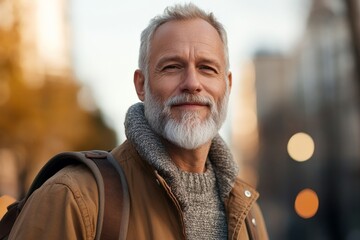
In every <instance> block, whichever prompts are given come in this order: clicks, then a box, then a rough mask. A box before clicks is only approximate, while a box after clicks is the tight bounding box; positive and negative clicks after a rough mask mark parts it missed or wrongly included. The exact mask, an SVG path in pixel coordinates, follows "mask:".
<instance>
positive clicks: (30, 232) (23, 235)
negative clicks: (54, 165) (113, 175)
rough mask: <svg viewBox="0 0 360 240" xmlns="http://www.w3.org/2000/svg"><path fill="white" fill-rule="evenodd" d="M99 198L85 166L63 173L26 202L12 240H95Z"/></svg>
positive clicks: (92, 179) (57, 174)
mask: <svg viewBox="0 0 360 240" xmlns="http://www.w3.org/2000/svg"><path fill="white" fill-rule="evenodd" d="M97 195H98V192H97V185H96V181H95V179H94V178H93V177H92V173H91V172H90V171H89V170H87V168H86V167H85V166H82V165H76V166H73V165H71V166H67V167H65V168H63V169H61V170H60V171H59V172H57V173H56V174H55V175H54V176H52V177H51V178H49V179H48V180H47V181H46V182H45V183H44V184H43V185H42V186H41V187H40V188H38V189H37V190H36V191H35V192H34V193H33V194H32V195H31V196H30V198H29V199H28V200H27V201H26V203H25V205H24V208H23V209H22V210H21V212H20V215H19V217H18V218H17V220H16V223H15V225H14V228H13V230H12V231H11V238H10V239H93V237H94V236H95V226H96V219H97V209H98V207H97V205H98V196H97ZM33 219H36V221H34V220H33ZM46 226H50V227H51V231H49V228H48V227H46Z"/></svg>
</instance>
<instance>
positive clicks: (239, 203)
mask: <svg viewBox="0 0 360 240" xmlns="http://www.w3.org/2000/svg"><path fill="white" fill-rule="evenodd" d="M112 153H113V155H114V157H115V158H116V159H117V160H118V162H119V163H120V164H121V166H122V168H123V170H124V172H125V175H126V178H127V182H128V187H129V195H130V218H129V228H128V236H127V239H137V240H142V239H159V240H162V239H166V240H172V239H186V236H185V229H184V222H183V213H182V211H181V208H180V205H179V203H178V201H177V200H176V198H175V196H174V195H173V193H172V192H171V189H170V187H169V186H168V185H167V184H166V182H165V180H164V179H163V178H162V177H161V176H160V175H159V174H157V172H156V170H155V169H154V168H153V167H151V166H150V165H149V164H148V163H146V162H145V161H143V160H142V159H141V158H140V156H139V155H138V153H137V152H136V150H135V149H134V147H133V146H132V145H131V144H130V143H129V142H128V141H126V142H125V143H124V144H122V145H120V146H119V147H117V148H115V149H114V150H113V151H112ZM257 198H258V193H257V192H256V191H255V190H254V189H253V188H251V187H250V186H248V185H247V184H245V183H244V182H242V181H241V180H240V179H236V182H235V185H234V187H233V189H232V191H231V192H230V195H229V196H228V198H227V199H225V201H224V202H225V208H226V213H227V221H228V239H241V240H250V239H252V238H251V237H249V229H252V230H251V231H252V232H254V235H255V236H256V238H255V239H260V240H267V239H268V236H267V232H266V228H265V224H264V221H263V217H262V214H261V212H260V209H259V207H258V205H257V204H256V199H257ZM97 213H98V191H97V187H96V183H95V180H94V178H93V177H92V175H91V173H90V172H89V171H88V170H87V169H86V168H85V167H83V166H70V167H66V168H64V169H63V170H61V171H60V172H58V173H57V174H56V175H55V176H53V177H52V178H51V179H49V180H48V181H47V182H46V183H45V184H44V185H43V186H42V187H41V188H40V189H38V190H37V191H36V192H35V193H34V194H33V195H32V196H31V197H30V199H29V200H28V202H27V203H26V205H25V207H24V209H23V210H22V212H21V214H20V216H19V217H18V219H17V221H16V223H15V226H14V228H13V230H12V232H11V234H10V237H9V239H37V240H39V239H51V240H57V239H59V240H60V239H61V240H63V239H88V240H90V239H94V237H95V230H96V220H97ZM114 214H116V213H114ZM249 214H251V216H250V217H248V219H249V221H247V223H246V221H245V218H247V216H248V215H249Z"/></svg>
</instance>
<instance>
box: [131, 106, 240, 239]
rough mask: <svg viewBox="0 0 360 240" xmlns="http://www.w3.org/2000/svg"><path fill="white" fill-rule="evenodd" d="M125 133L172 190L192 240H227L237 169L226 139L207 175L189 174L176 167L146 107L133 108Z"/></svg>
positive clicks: (217, 145)
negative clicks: (226, 207) (228, 202)
mask: <svg viewBox="0 0 360 240" xmlns="http://www.w3.org/2000/svg"><path fill="white" fill-rule="evenodd" d="M125 133H126V136H127V138H128V140H129V141H130V142H132V144H134V146H135V148H136V150H137V151H138V153H139V155H140V156H141V157H142V158H143V159H144V160H145V161H147V162H148V163H149V164H150V165H152V166H153V167H154V168H155V169H157V171H158V173H159V174H160V175H161V176H162V177H163V178H164V179H165V181H166V182H167V184H168V185H169V186H170V188H171V189H172V192H173V193H174V195H175V196H176V198H177V200H178V202H179V204H180V206H181V208H182V210H183V213H184V222H185V231H186V234H187V238H188V239H226V238H227V235H226V234H227V229H226V226H227V224H226V217H225V212H224V204H223V200H224V198H225V197H226V196H227V195H228V194H229V192H230V190H231V189H232V185H233V183H234V180H235V177H236V175H237V166H236V164H235V162H234V161H233V159H232V155H231V153H230V151H229V149H228V148H227V146H226V144H225V142H224V141H223V140H222V138H221V137H220V136H219V135H217V136H216V137H215V138H214V139H213V140H212V144H211V147H210V151H209V154H208V159H209V161H208V162H207V171H206V172H205V173H203V174H198V173H186V172H183V171H181V170H179V168H178V167H177V166H176V165H175V164H174V162H173V161H172V160H171V158H170V156H169V154H168V153H167V151H166V148H165V146H164V145H163V144H162V141H161V140H162V139H161V136H159V135H157V134H156V133H155V132H154V131H153V130H152V129H151V127H150V125H149V124H148V122H147V120H146V118H145V116H144V106H143V104H142V103H137V104H135V105H133V106H131V107H130V108H129V110H128V112H127V115H126V118H125Z"/></svg>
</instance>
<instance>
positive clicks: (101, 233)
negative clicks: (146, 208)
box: [0, 150, 130, 240]
mask: <svg viewBox="0 0 360 240" xmlns="http://www.w3.org/2000/svg"><path fill="white" fill-rule="evenodd" d="M89 159H91V160H92V161H89ZM74 164H84V165H85V166H86V167H88V169H89V170H90V171H91V172H92V174H93V176H94V178H95V180H96V184H97V187H98V192H99V211H98V219H97V225H96V236H95V239H97V240H100V239H104V240H108V239H109V240H110V239H120V240H122V239H125V238H126V235H127V228H128V218H129V209H130V207H129V205H130V203H129V193H128V187H127V183H126V178H125V175H124V172H123V171H122V169H121V167H120V165H119V164H118V163H117V162H116V160H115V159H114V158H113V156H112V155H111V154H110V153H108V152H106V151H99V150H94V151H86V152H64V153H60V154H58V155H56V156H54V157H53V158H51V159H50V160H49V161H48V162H47V163H46V164H45V166H44V167H43V168H42V169H41V170H40V172H39V173H38V175H37V176H36V178H35V180H34V181H33V183H32V185H31V186H30V189H29V191H28V193H27V195H26V196H25V198H24V199H22V200H21V201H19V202H16V203H14V204H12V205H10V206H9V207H8V212H7V213H6V214H5V216H4V217H3V218H2V219H1V222H0V233H1V234H0V239H6V237H7V236H8V235H9V233H10V231H11V228H12V226H13V225H14V223H15V220H16V218H17V216H18V215H19V214H20V211H21V209H22V208H23V206H24V205H25V202H26V200H27V199H28V198H29V197H30V195H31V194H32V193H33V192H34V191H35V190H36V189H38V188H39V187H40V186H41V185H42V184H43V183H44V182H45V181H46V180H47V179H49V178H50V177H52V176H53V175H54V174H56V173H57V172H58V171H59V170H61V169H62V168H64V167H66V166H68V165H74ZM120 203H121V204H120ZM114 213H115V214H114Z"/></svg>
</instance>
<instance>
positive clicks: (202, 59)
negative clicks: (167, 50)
mask: <svg viewBox="0 0 360 240" xmlns="http://www.w3.org/2000/svg"><path fill="white" fill-rule="evenodd" d="M172 61H173V62H180V63H184V62H186V61H185V60H184V59H183V58H182V57H180V56H176V55H171V56H165V57H162V58H160V60H159V61H158V62H157V64H156V66H157V67H158V66H161V65H163V64H164V63H165V62H172ZM197 62H198V63H203V64H204V63H205V64H211V65H214V66H215V67H216V68H218V69H221V64H220V62H219V61H217V60H215V59H214V58H207V57H200V58H199V60H198V61H197Z"/></svg>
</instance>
